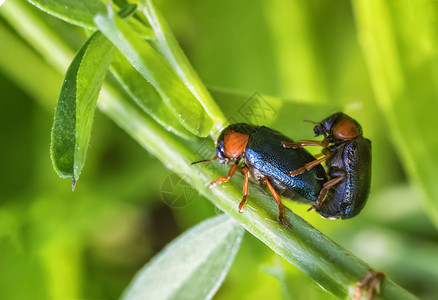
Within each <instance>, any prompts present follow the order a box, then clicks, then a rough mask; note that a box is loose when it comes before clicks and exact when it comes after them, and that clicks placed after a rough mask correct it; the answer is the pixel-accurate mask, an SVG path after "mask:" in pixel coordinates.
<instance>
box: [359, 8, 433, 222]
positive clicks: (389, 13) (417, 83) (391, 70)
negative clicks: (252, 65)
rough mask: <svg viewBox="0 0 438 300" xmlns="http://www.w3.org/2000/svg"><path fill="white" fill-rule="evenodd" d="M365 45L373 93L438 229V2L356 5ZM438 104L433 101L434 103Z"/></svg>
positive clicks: (364, 49) (407, 172) (408, 170)
mask: <svg viewBox="0 0 438 300" xmlns="http://www.w3.org/2000/svg"><path fill="white" fill-rule="evenodd" d="M354 4H355V6H354V8H355V13H356V17H357V23H358V27H359V31H360V35H359V36H360V37H361V41H362V43H361V45H362V47H363V51H364V54H365V58H366V60H367V64H368V68H369V71H370V78H371V82H372V84H373V89H374V93H375V95H376V98H377V100H378V101H377V102H378V104H379V106H380V109H381V110H382V111H383V113H384V114H385V116H386V119H387V120H388V123H389V126H390V129H391V132H388V137H389V138H392V139H393V141H394V142H395V144H396V147H395V149H396V150H397V151H398V153H399V155H400V157H401V162H402V163H403V165H404V167H405V169H406V174H407V175H408V176H410V177H411V178H412V179H413V180H414V181H415V182H416V183H417V184H418V185H419V186H420V187H421V189H422V191H423V194H424V195H425V198H426V200H427V204H425V205H427V206H425V211H426V212H427V213H428V214H429V215H430V216H431V219H432V220H433V221H434V223H435V225H436V226H438V185H437V184H436V170H438V161H437V160H436V159H435V156H436V153H437V151H438V135H437V134H436V111H437V110H438V102H437V101H436V99H437V98H438V90H437V89H436V88H435V86H436V82H437V80H438V54H437V51H436V49H437V47H438V43H437V39H436V36H437V35H438V30H437V27H436V21H435V17H434V14H433V12H436V10H437V8H438V4H437V2H435V1H432V2H429V1H395V2H394V1H388V0H385V1H380V0H356V1H354ZM433 99H435V100H433Z"/></svg>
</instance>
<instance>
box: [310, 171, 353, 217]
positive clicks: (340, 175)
mask: <svg viewBox="0 0 438 300" xmlns="http://www.w3.org/2000/svg"><path fill="white" fill-rule="evenodd" d="M332 175H333V176H336V177H335V178H333V179H331V180H329V181H327V182H326V183H324V185H323V186H322V189H321V192H319V196H318V199H316V203H315V205H313V206H312V207H310V208H309V211H310V210H312V209H318V208H319V207H320V206H321V204H322V201H323V200H324V197H325V195H326V194H327V192H328V190H329V189H331V188H332V187H333V186H335V185H337V184H338V183H339V182H340V181H341V180H342V179H344V177H345V175H346V172H345V171H344V170H339V171H336V172H334V173H333V174H332Z"/></svg>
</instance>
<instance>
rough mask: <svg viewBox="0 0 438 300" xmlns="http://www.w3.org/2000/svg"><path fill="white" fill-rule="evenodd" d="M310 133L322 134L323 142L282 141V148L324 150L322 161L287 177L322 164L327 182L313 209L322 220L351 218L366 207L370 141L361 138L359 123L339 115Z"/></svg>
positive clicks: (334, 115)
mask: <svg viewBox="0 0 438 300" xmlns="http://www.w3.org/2000/svg"><path fill="white" fill-rule="evenodd" d="M313 131H314V133H315V136H319V135H323V136H324V139H323V140H322V141H299V142H289V141H283V146H284V147H286V148H293V149H294V150H297V149H300V147H303V146H322V147H324V149H323V151H322V158H319V159H317V160H314V161H312V162H310V163H307V164H306V165H304V166H303V167H301V168H298V169H291V170H293V171H292V172H291V173H290V174H291V176H297V175H299V174H305V173H306V171H308V170H311V169H312V168H314V167H315V166H319V165H320V163H321V162H323V161H325V165H326V167H327V174H328V176H329V181H328V182H326V183H325V184H324V187H323V188H322V190H321V194H320V197H319V198H318V200H317V202H316V204H315V205H314V206H313V208H314V209H315V210H316V211H317V212H318V213H319V214H320V215H321V216H323V217H325V218H330V219H338V218H341V219H349V218H352V217H354V216H356V215H357V214H359V212H360V211H361V210H362V208H363V207H364V206H365V203H366V200H367V198H368V193H369V191H370V185H371V141H370V140H368V139H366V138H364V137H363V135H362V127H361V126H360V124H359V123H358V122H357V121H356V120H354V119H353V118H351V117H349V116H348V115H346V114H344V113H342V112H338V113H334V114H332V115H330V116H329V117H328V118H326V119H324V120H322V121H321V122H320V123H316V126H315V127H314V129H313ZM326 195H327V196H326ZM324 197H325V198H324Z"/></svg>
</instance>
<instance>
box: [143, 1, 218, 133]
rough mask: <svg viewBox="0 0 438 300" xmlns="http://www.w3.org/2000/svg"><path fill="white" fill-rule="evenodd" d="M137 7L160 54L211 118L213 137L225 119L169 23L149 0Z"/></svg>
mask: <svg viewBox="0 0 438 300" xmlns="http://www.w3.org/2000/svg"><path fill="white" fill-rule="evenodd" d="M138 2H139V7H138V9H139V10H140V11H141V12H142V13H143V14H144V15H145V16H146V18H147V20H148V22H149V24H150V25H151V26H152V29H153V30H154V32H155V39H152V40H151V42H154V41H155V45H156V46H157V48H158V49H159V50H160V52H161V54H162V55H163V56H164V57H165V58H166V60H167V61H168V62H169V64H170V65H171V66H172V68H173V69H174V70H175V72H176V73H177V74H178V76H179V77H180V78H181V79H182V80H183V82H184V83H185V84H186V86H187V87H188V88H189V89H190V91H191V92H192V93H193V94H194V95H195V97H196V98H197V99H198V100H199V102H200V103H201V104H202V106H203V107H204V109H205V110H206V111H207V113H208V114H209V116H210V117H211V118H212V119H213V123H214V125H215V130H216V132H212V133H211V135H212V137H213V138H214V137H215V135H216V134H217V133H218V132H217V131H219V130H221V129H222V126H223V125H224V124H225V122H226V120H225V117H224V115H223V114H222V112H221V110H220V109H219V107H218V106H217V105H216V103H215V102H214V100H213V98H212V97H211V95H210V93H209V92H208V90H207V88H206V87H205V85H204V84H203V83H202V82H201V80H200V79H199V76H198V74H197V73H196V71H195V70H194V69H193V67H192V65H191V64H190V62H189V60H188V59H187V57H186V55H185V54H184V52H183V51H182V49H181V47H180V46H179V44H178V41H177V40H176V38H175V36H174V35H173V33H172V31H171V30H170V28H169V25H168V24H167V23H166V21H165V20H164V18H163V16H162V15H161V13H160V12H159V11H158V10H157V9H156V8H155V5H154V3H153V2H152V1H150V0H139V1H138Z"/></svg>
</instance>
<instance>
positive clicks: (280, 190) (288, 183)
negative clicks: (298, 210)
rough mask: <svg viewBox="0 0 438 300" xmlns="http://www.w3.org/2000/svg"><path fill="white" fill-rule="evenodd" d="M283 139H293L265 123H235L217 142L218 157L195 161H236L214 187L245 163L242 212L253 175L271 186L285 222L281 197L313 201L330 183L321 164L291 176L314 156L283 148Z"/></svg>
mask: <svg viewBox="0 0 438 300" xmlns="http://www.w3.org/2000/svg"><path fill="white" fill-rule="evenodd" d="M283 141H286V142H290V143H292V142H293V141H292V140H291V139H289V138H287V137H286V136H284V135H283V134H281V133H279V132H278V131H275V130H273V129H270V128H267V127H265V126H255V125H250V124H244V123H238V124H233V125H230V126H228V127H227V128H225V129H224V130H223V131H222V132H221V134H220V136H219V138H218V140H217V142H216V156H215V157H213V158H211V159H206V160H201V161H198V162H194V163H193V164H196V163H200V162H206V161H211V160H215V159H218V160H219V162H220V163H222V164H224V165H226V164H228V163H229V162H232V163H233V166H232V167H231V169H230V171H229V172H228V176H227V177H224V176H222V177H219V179H217V180H215V181H213V182H211V183H210V186H211V187H213V186H215V185H217V184H219V183H222V182H227V181H228V180H230V178H231V177H232V176H233V175H234V173H235V172H236V170H237V168H238V165H239V164H240V163H241V162H242V163H243V167H242V171H243V173H244V174H245V180H244V185H243V198H242V201H241V202H240V204H239V211H241V210H242V208H243V205H244V204H245V202H246V197H247V195H248V192H249V191H248V179H249V175H250V174H251V176H252V177H253V178H254V179H255V180H256V181H257V182H260V183H261V184H263V185H265V186H267V187H268V188H269V190H270V192H271V194H272V196H273V197H274V199H275V202H276V203H277V205H278V209H279V216H278V218H279V220H280V221H282V220H283V214H284V213H283V210H284V207H283V204H282V203H281V197H280V196H283V197H286V198H289V199H292V200H295V201H299V202H303V203H307V204H314V203H315V202H316V201H317V199H318V197H319V196H320V192H321V190H322V189H323V186H324V183H326V182H327V175H326V173H325V170H324V168H323V167H322V166H320V165H317V166H314V167H313V168H312V169H311V170H310V171H308V172H305V173H303V174H301V175H298V176H294V177H291V176H290V170H295V169H298V168H300V167H302V166H304V165H306V164H307V163H310V162H312V161H314V160H315V158H314V157H313V156H312V155H311V154H310V153H309V152H307V151H306V150H305V149H303V148H298V149H294V150H293V151H291V149H286V148H284V147H282V144H281V143H282V142H283Z"/></svg>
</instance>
